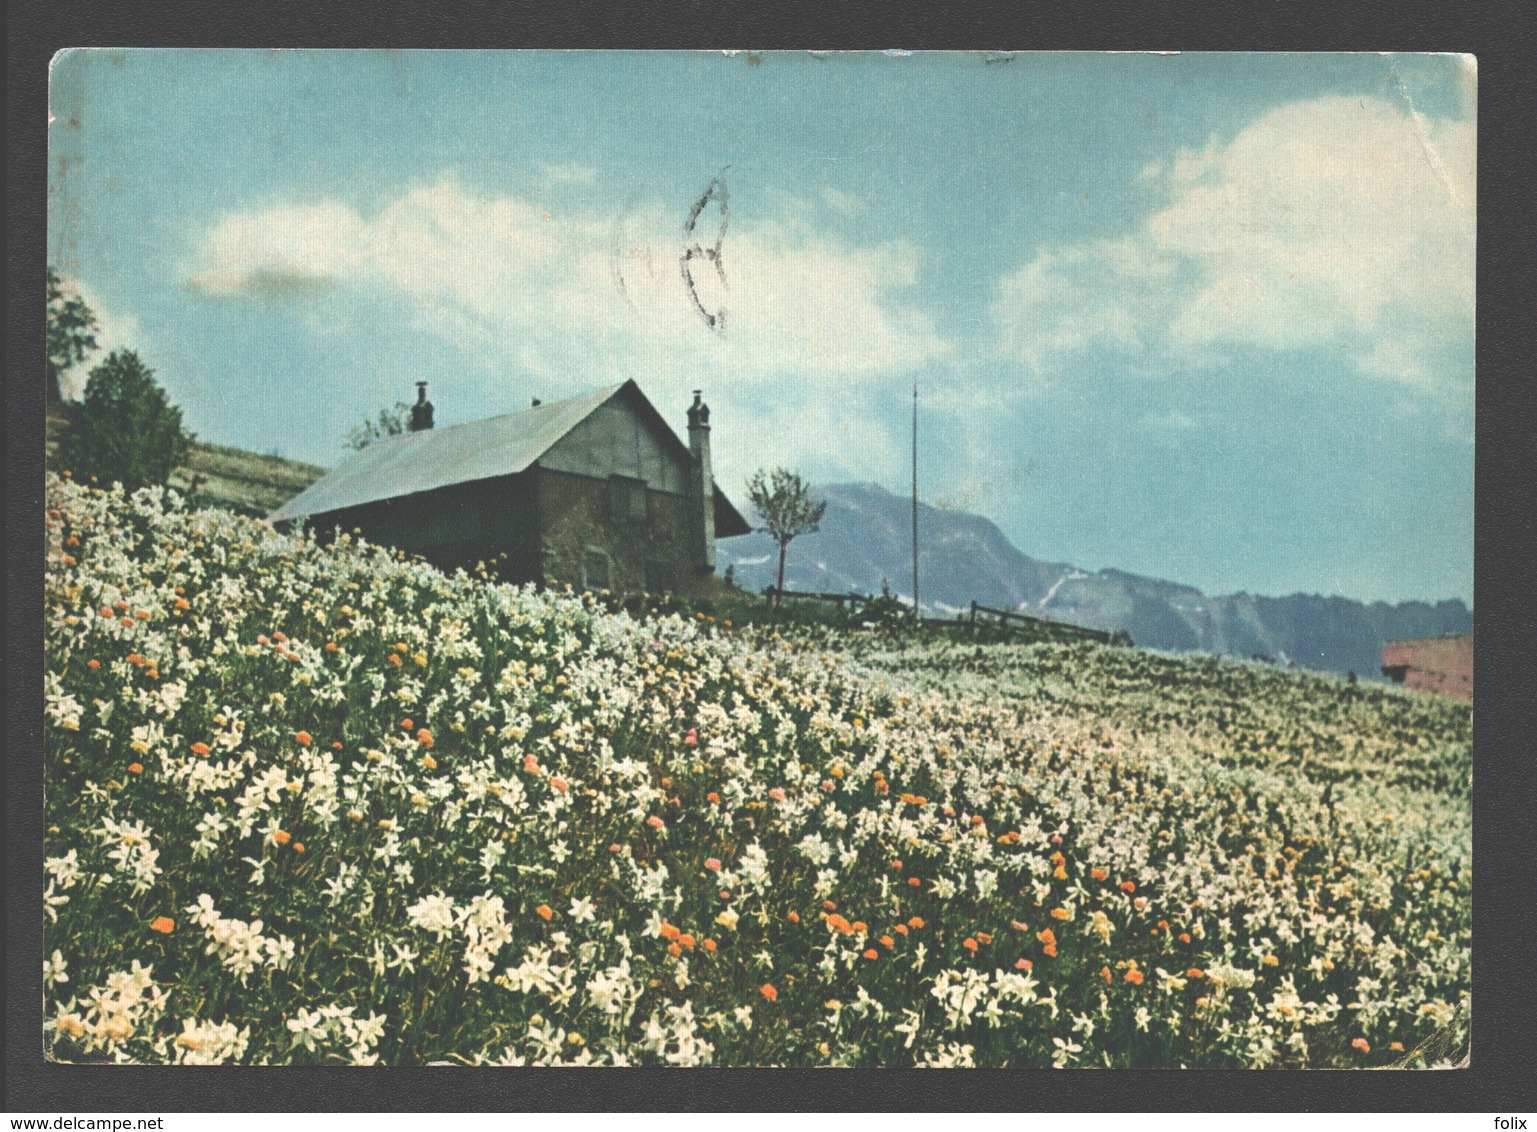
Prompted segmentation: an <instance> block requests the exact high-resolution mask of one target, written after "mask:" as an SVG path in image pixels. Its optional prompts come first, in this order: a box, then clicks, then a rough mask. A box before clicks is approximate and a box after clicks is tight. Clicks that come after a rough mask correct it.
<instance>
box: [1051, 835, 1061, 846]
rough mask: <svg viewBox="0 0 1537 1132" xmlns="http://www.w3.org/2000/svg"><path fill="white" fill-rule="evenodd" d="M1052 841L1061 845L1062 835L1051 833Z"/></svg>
mask: <svg viewBox="0 0 1537 1132" xmlns="http://www.w3.org/2000/svg"><path fill="white" fill-rule="evenodd" d="M1051 843H1052V844H1053V845H1061V844H1062V835H1061V834H1058V833H1053V834H1052V835H1051Z"/></svg>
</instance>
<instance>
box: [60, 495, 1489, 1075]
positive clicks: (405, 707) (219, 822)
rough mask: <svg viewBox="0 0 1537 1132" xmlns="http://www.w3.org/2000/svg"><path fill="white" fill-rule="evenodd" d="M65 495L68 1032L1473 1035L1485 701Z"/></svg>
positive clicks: (1323, 1042) (798, 1056)
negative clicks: (472, 570) (631, 605)
mask: <svg viewBox="0 0 1537 1132" xmlns="http://www.w3.org/2000/svg"><path fill="white" fill-rule="evenodd" d="M48 507H49V510H48V515H47V524H48V545H49V559H48V563H47V578H46V603H47V607H46V633H47V643H46V673H45V681H46V690H45V695H46V705H45V706H46V713H47V719H46V730H45V743H46V747H45V757H46V769H45V789H46V826H47V836H46V844H45V868H46V876H45V882H44V883H45V898H44V900H45V904H44V908H43V910H42V911H43V915H44V917H45V946H44V953H45V955H47V956H49V958H48V959H47V961H46V963H45V970H44V984H45V994H46V996H47V1002H46V1007H45V1023H44V1027H45V1036H46V1041H47V1043H48V1045H49V1047H50V1048H51V1050H52V1051H53V1056H54V1057H56V1058H59V1059H61V1060H72V1061H73V1060H112V1061H125V1062H127V1061H131V1062H152V1063H164V1062H178V1063H189V1064H190V1063H214V1062H232V1063H295V1064H322V1063H327V1064H329V1063H379V1064H421V1063H426V1062H452V1063H460V1064H469V1065H476V1064H493V1065H524V1064H530V1065H532V1064H553V1063H562V1064H590V1065H657V1064H679V1065H703V1064H712V1065H751V1066H768V1065H781V1066H806V1065H856V1066H893V1067H900V1066H971V1065H976V1066H1005V1065H1007V1066H1026V1067H1049V1066H1057V1067H1067V1066H1074V1067H1076V1066H1084V1067H1106V1066H1109V1067H1121V1066H1169V1067H1175V1066H1190V1067H1197V1066H1203V1067H1204V1066H1212V1067H1242V1066H1253V1067H1263V1066H1270V1067H1366V1066H1378V1065H1386V1064H1407V1065H1431V1064H1436V1063H1437V1062H1438V1061H1440V1060H1441V1059H1442V1058H1444V1057H1445V1056H1446V1055H1445V1053H1443V1052H1439V1051H1441V1050H1443V1049H1447V1048H1454V1047H1455V1044H1456V1043H1455V1041H1453V1042H1452V1045H1451V1047H1448V1046H1447V1044H1446V1042H1447V1039H1446V1037H1445V1035H1446V1034H1447V1032H1448V1030H1449V1028H1453V1029H1455V1028H1456V1027H1460V1026H1465V1025H1466V1019H1467V1002H1468V993H1469V988H1470V986H1471V964H1470V950H1469V949H1470V940H1471V905H1470V885H1471V856H1470V854H1471V809H1470V801H1469V793H1470V787H1471V766H1472V764H1471V748H1472V718H1471V711H1470V709H1469V708H1468V707H1467V706H1466V705H1461V704H1456V703H1452V702H1448V701H1441V700H1437V699H1433V698H1431V697H1426V696H1420V695H1415V694H1412V693H1407V692H1404V691H1402V690H1400V689H1397V688H1385V687H1380V686H1367V685H1351V684H1347V683H1346V682H1345V681H1344V680H1340V679H1333V678H1327V677H1319V676H1315V675H1304V674H1299V673H1289V672H1282V671H1278V670H1274V669H1267V668H1261V667H1257V666H1252V665H1242V664H1233V663H1219V662H1216V661H1212V660H1202V659H1176V658H1169V657H1163V656H1157V655H1153V654H1149V653H1145V652H1140V651H1136V650H1131V649H1112V648H1100V647H1094V646H1060V645H1032V646H1019V645H1006V644H993V645H986V646H976V645H972V644H970V643H963V642H953V641H946V640H943V639H937V638H936V639H931V640H927V641H925V642H923V643H918V644H913V643H908V644H906V645H904V644H903V643H902V642H900V641H898V640H895V639H894V638H891V637H889V636H882V635H879V634H874V633H864V634H861V633H858V632H850V633H845V634H830V633H828V634H820V635H818V634H815V633H813V632H810V631H797V632H796V633H794V634H793V635H792V634H786V635H785V636H783V637H781V636H776V635H775V634H774V633H773V632H771V631H766V630H762V629H752V630H746V629H743V628H741V627H735V628H734V627H732V626H731V625H730V623H729V622H725V621H715V620H711V619H708V618H704V617H702V616H701V617H693V618H684V617H680V616H676V615H673V616H666V617H656V618H650V619H640V620H637V619H632V618H631V617H630V616H628V615H627V614H624V613H612V612H609V611H608V610H606V609H604V608H603V607H602V606H601V605H599V604H598V603H597V602H595V600H594V599H592V598H590V597H587V598H583V597H573V596H570V595H559V594H550V593H536V592H534V591H532V590H530V589H527V588H516V587H510V586H499V585H491V584H487V583H485V582H483V581H479V580H475V579H471V578H466V577H463V576H458V577H454V578H449V577H445V576H444V575H442V574H441V573H439V572H437V571H435V570H433V569H431V568H429V567H427V566H424V565H422V564H420V563H418V562H411V561H403V560H400V559H399V558H398V557H396V556H392V555H391V554H389V553H387V552H384V551H381V550H378V549H374V548H368V547H359V546H352V545H346V544H343V545H338V546H335V547H331V548H329V549H321V548H318V547H317V546H315V545H314V544H313V543H311V542H308V541H305V540H301V539H296V538H290V537H287V536H281V535H277V534H274V533H273V532H271V531H270V530H268V529H267V528H265V527H263V526H262V525H260V524H258V523H254V522H252V521H250V520H246V519H242V518H238V517H236V516H234V515H231V514H228V513H225V512H220V511H212V510H210V511H201V512H193V511H188V510H186V509H184V508H183V507H182V506H181V505H180V502H179V501H178V500H177V499H176V497H175V496H174V495H171V494H169V493H166V494H161V493H158V492H153V491H144V492H140V493H138V494H137V495H136V496H135V497H134V498H133V499H131V500H125V499H124V498H123V497H122V495H121V494H118V493H112V492H102V491H99V490H96V489H93V488H88V487H84V486H81V485H76V484H74V483H72V482H70V481H68V480H60V479H57V478H54V479H51V480H50V484H49V498H48Z"/></svg>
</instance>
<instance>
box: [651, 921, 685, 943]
mask: <svg viewBox="0 0 1537 1132" xmlns="http://www.w3.org/2000/svg"><path fill="white" fill-rule="evenodd" d="M657 930H658V933H659V934H660V935H661V937H662V938H663V939H670V940H672V941H674V942H676V941H677V939H678V937H679V936H680V935H682V934H683V932H682V930H681V929H679V928H677V927H676V926H674V925H673V924H669V923H668V922H667V921H666V920H663V921H662V926H661V927H660V928H659V929H657Z"/></svg>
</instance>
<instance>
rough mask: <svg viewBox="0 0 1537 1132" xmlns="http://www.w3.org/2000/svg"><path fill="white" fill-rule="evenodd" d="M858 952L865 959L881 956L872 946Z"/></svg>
mask: <svg viewBox="0 0 1537 1132" xmlns="http://www.w3.org/2000/svg"><path fill="white" fill-rule="evenodd" d="M860 954H861V955H863V956H864V957H865V958H866V959H879V958H880V957H881V953H880V952H879V951H877V950H875V948H873V947H867V948H865V949H864V950H863V951H861V952H860Z"/></svg>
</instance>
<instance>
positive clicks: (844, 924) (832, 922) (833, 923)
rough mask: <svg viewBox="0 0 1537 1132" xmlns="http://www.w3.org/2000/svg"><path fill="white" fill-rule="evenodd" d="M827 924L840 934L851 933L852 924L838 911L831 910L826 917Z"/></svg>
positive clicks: (852, 929) (852, 931)
mask: <svg viewBox="0 0 1537 1132" xmlns="http://www.w3.org/2000/svg"><path fill="white" fill-rule="evenodd" d="M827 926H828V927H830V928H832V929H833V931H835V932H838V933H839V934H840V935H853V934H854V925H853V924H851V923H849V922H848V921H847V920H845V919H844V918H843V917H842V916H840V915H838V913H836V912H833V913H831V914H829V915H828V917H827Z"/></svg>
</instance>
